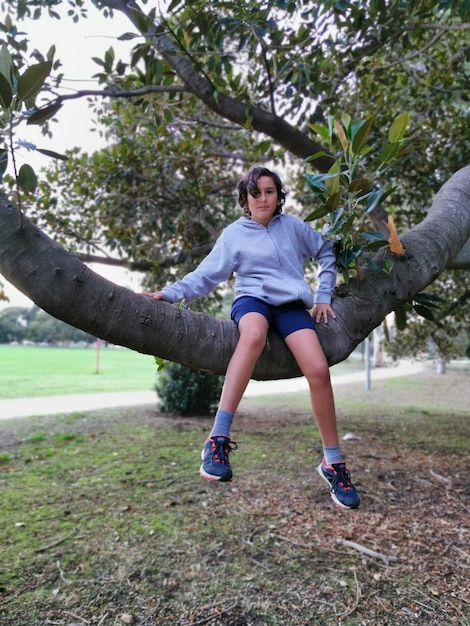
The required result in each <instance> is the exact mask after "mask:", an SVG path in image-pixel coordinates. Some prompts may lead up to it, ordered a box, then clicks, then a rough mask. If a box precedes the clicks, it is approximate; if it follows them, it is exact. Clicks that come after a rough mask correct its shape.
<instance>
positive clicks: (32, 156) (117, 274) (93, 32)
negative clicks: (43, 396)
mask: <svg viewBox="0 0 470 626" xmlns="http://www.w3.org/2000/svg"><path fill="white" fill-rule="evenodd" d="M65 8H67V7H65ZM87 8H88V11H89V13H88V15H89V17H88V18H87V19H80V21H79V22H78V23H77V24H74V23H73V22H72V20H71V19H70V18H67V17H65V18H62V19H61V20H56V19H50V18H48V17H47V16H44V17H41V19H40V20H37V21H33V20H30V21H25V22H22V23H21V24H20V25H19V26H20V29H21V30H22V31H24V32H25V33H27V34H28V39H29V42H30V43H29V49H30V50H32V49H33V48H37V49H38V50H40V51H41V52H42V53H43V54H46V53H47V51H48V49H49V48H50V46H52V45H55V47H56V54H55V58H56V59H60V61H61V62H62V64H63V68H62V71H63V73H64V75H65V76H66V80H64V85H65V86H66V87H67V89H70V91H71V92H74V91H78V90H80V89H98V88H99V85H98V84H97V82H96V81H94V80H92V79H91V76H93V74H96V73H97V71H99V69H100V68H99V66H98V65H97V64H96V63H94V62H93V61H92V60H91V59H92V57H94V56H96V57H100V58H102V57H103V56H104V52H105V51H106V50H107V49H108V48H109V47H110V46H112V47H113V48H114V49H115V51H116V56H117V57H119V58H123V60H124V61H126V60H127V58H128V51H129V50H130V49H131V48H132V46H133V45H134V44H135V42H120V41H118V40H117V38H118V37H119V35H121V34H123V33H125V32H132V31H133V30H134V29H133V26H132V24H131V22H130V21H129V20H128V19H127V18H126V17H125V16H124V15H122V14H121V13H119V12H117V11H116V12H115V15H114V17H113V18H112V19H105V18H104V17H103V16H102V14H101V12H100V11H98V10H97V9H96V8H95V7H94V6H93V5H92V4H91V3H87ZM91 117H92V115H91V111H89V110H88V108H87V105H86V102H85V100H76V101H75V100H71V101H68V102H66V103H65V104H64V106H63V108H62V109H61V111H59V113H58V115H57V123H55V124H52V129H53V133H54V134H53V138H52V139H48V138H46V137H42V136H41V133H40V131H39V127H35V126H26V124H24V125H23V126H22V127H20V129H19V132H18V134H17V139H21V140H23V141H28V142H30V143H33V144H35V145H36V146H37V147H38V148H45V149H49V150H54V151H56V152H63V151H65V150H66V149H70V148H73V147H74V146H80V147H81V148H82V149H83V150H86V151H92V150H95V149H97V148H99V146H100V145H102V142H101V140H100V138H99V136H98V133H96V132H95V133H94V132H91V130H90V128H91V126H92V124H91ZM17 161H18V167H20V166H21V164H22V163H29V164H30V165H32V166H33V167H34V169H35V170H36V171H37V172H39V170H40V168H41V167H46V166H47V165H48V164H49V163H50V162H51V161H50V159H48V158H47V157H44V156H42V155H40V154H39V153H34V152H31V151H27V150H25V149H21V150H19V151H18V153H17ZM93 269H94V271H96V272H98V273H100V274H102V275H103V276H105V277H106V278H108V279H109V280H112V281H114V282H116V283H118V284H120V285H123V286H126V287H130V288H131V289H139V285H138V278H137V277H136V276H135V275H131V274H130V273H129V272H127V271H125V270H116V269H111V268H108V267H106V266H102V265H100V266H97V265H94V266H93ZM0 280H1V281H2V282H3V283H4V285H5V287H6V291H7V295H8V297H9V298H10V302H7V303H5V302H0V308H4V307H6V306H32V302H31V301H30V300H29V299H28V298H26V297H25V296H24V295H23V294H21V293H20V292H19V291H18V290H17V289H15V288H14V287H13V286H10V285H9V283H7V282H6V281H5V280H4V279H3V277H1V275H0Z"/></svg>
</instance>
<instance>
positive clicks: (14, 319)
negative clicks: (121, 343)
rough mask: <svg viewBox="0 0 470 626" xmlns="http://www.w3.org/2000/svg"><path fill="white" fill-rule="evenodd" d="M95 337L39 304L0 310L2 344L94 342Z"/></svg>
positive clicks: (0, 339) (0, 341)
mask: <svg viewBox="0 0 470 626" xmlns="http://www.w3.org/2000/svg"><path fill="white" fill-rule="evenodd" d="M94 341H95V337H93V336H92V335H89V334H88V333H85V332H84V331H83V330H79V329H78V328H74V327H73V326H70V325H69V324H66V323H65V322H62V321H60V320H58V319H56V318H54V317H52V315H49V314H48V313H46V312H45V311H42V310H41V309H40V308H38V307H37V306H33V307H31V308H27V307H18V306H12V307H8V308H6V309H3V310H2V311H0V344H5V343H12V342H16V343H25V342H32V343H35V344H37V343H47V344H50V345H57V344H61V343H78V342H85V343H93V342H94Z"/></svg>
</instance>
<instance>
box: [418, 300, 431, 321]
mask: <svg viewBox="0 0 470 626" xmlns="http://www.w3.org/2000/svg"><path fill="white" fill-rule="evenodd" d="M413 309H414V310H415V311H416V313H417V314H418V315H420V316H421V317H424V319H426V320H429V321H430V322H434V315H433V314H432V311H431V309H428V307H427V306H423V305H422V304H415V305H413Z"/></svg>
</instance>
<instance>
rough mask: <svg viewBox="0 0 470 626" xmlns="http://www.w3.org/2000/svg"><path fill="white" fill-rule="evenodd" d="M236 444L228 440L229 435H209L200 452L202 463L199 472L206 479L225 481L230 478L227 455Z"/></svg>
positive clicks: (230, 471) (234, 448)
mask: <svg viewBox="0 0 470 626" xmlns="http://www.w3.org/2000/svg"><path fill="white" fill-rule="evenodd" d="M237 447H238V446H237V444H236V443H235V442H234V441H230V437H223V436H222V435H215V436H214V437H209V439H207V441H206V443H205V444H204V448H203V450H202V453H201V458H202V465H201V467H200V468H199V473H200V474H201V476H202V477H203V478H207V480H220V481H221V482H227V481H229V480H232V476H233V474H232V468H231V467H230V463H229V462H228V455H229V454H230V452H232V450H236V449H237Z"/></svg>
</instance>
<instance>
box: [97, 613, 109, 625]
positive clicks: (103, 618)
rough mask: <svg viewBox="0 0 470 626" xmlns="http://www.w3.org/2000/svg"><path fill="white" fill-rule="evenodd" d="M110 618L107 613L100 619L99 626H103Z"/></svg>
mask: <svg viewBox="0 0 470 626" xmlns="http://www.w3.org/2000/svg"><path fill="white" fill-rule="evenodd" d="M107 617H108V613H105V614H104V615H103V617H102V618H101V619H100V621H99V622H98V626H102V624H103V622H104V620H105V619H106V618H107Z"/></svg>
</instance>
